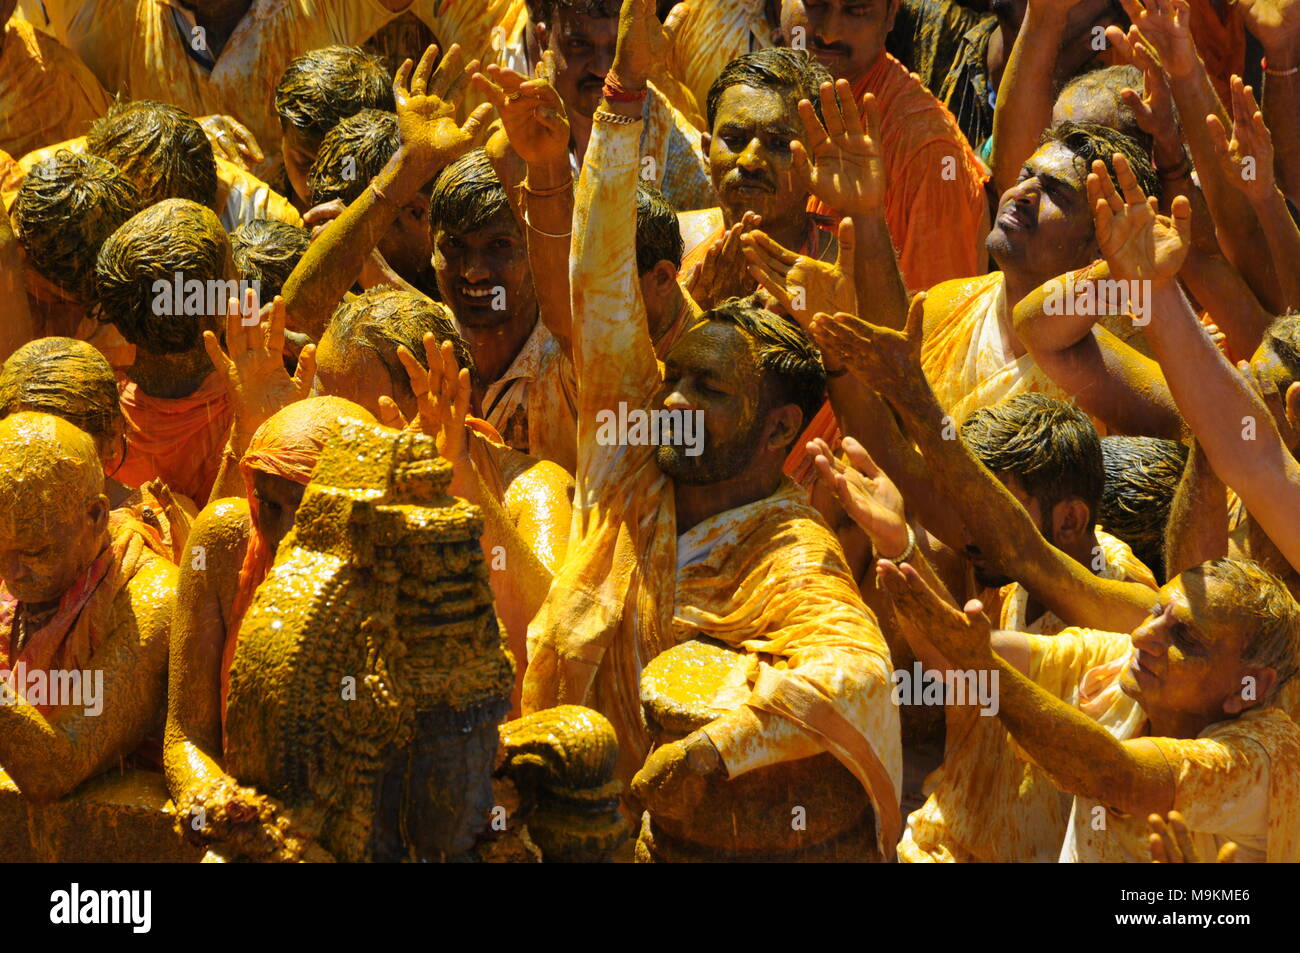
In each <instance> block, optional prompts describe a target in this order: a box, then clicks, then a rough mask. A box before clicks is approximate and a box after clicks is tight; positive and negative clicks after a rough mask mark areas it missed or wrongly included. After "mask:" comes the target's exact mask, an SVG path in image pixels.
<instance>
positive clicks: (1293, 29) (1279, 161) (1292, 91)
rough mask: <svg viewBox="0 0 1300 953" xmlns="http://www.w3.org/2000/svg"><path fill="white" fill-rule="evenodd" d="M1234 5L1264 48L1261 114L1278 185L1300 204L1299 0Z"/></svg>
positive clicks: (1261, 0)
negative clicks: (1273, 155) (1270, 139)
mask: <svg viewBox="0 0 1300 953" xmlns="http://www.w3.org/2000/svg"><path fill="white" fill-rule="evenodd" d="M1236 8H1237V9H1238V10H1240V11H1241V16H1242V19H1243V20H1245V21H1246V29H1247V30H1249V31H1250V32H1251V33H1253V34H1254V35H1255V38H1256V39H1258V40H1259V42H1260V45H1261V46H1262V47H1263V48H1264V60H1265V62H1266V63H1267V67H1266V72H1265V74H1264V91H1263V100H1264V119H1265V120H1266V121H1267V122H1268V128H1269V129H1271V130H1273V142H1274V145H1275V146H1276V148H1277V156H1276V160H1275V161H1276V168H1277V180H1278V184H1279V185H1280V186H1281V187H1282V191H1283V193H1284V194H1285V195H1286V196H1287V198H1289V199H1290V200H1291V202H1292V204H1294V205H1300V71H1297V69H1296V67H1297V66H1300V2H1297V0H1237V3H1236Z"/></svg>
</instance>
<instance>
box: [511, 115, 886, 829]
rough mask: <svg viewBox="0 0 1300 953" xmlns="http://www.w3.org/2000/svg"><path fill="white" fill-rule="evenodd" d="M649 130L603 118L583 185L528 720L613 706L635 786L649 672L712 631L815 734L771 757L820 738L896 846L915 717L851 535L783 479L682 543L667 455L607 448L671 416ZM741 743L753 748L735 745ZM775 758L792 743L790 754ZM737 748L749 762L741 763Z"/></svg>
mask: <svg viewBox="0 0 1300 953" xmlns="http://www.w3.org/2000/svg"><path fill="white" fill-rule="evenodd" d="M640 133H641V130H640V129H639V128H638V125H637V124H636V123H632V124H628V125H612V124H606V123H597V124H596V127H595V129H594V130H593V134H592V139H591V144H590V145H589V147H588V152H587V157H586V162H585V165H584V168H583V172H582V177H581V179H580V181H579V185H578V193H577V205H576V208H575V227H574V251H573V259H572V282H571V287H572V295H573V335H574V366H575V372H576V376H577V380H578V384H579V391H578V469H577V480H576V482H577V489H576V492H575V498H574V516H573V530H572V532H571V534H570V542H569V551H568V557H567V558H566V561H565V563H564V565H563V566H562V567H561V569H560V572H559V574H558V575H557V577H556V580H555V583H554V584H553V585H552V587H551V591H550V594H549V596H548V597H547V600H546V602H545V603H544V604H543V606H542V608H541V610H540V611H539V612H538V614H537V616H536V618H534V620H533V623H532V625H530V626H529V630H528V650H529V662H528V671H527V673H526V675H525V680H524V696H523V697H524V702H523V704H524V710H525V711H526V712H527V711H537V710H540V709H543V708H547V707H550V706H553V705H557V704H563V703H566V702H573V703H581V704H586V705H590V706H591V707H594V708H596V709H597V710H598V711H600V712H601V713H602V714H604V715H605V716H606V717H607V718H609V719H610V721H611V723H612V724H613V725H614V728H615V731H616V732H617V733H618V737H619V749H620V751H619V775H620V777H621V778H622V780H623V781H624V782H627V781H629V780H630V779H631V777H632V775H633V774H634V773H635V772H636V770H637V769H638V768H639V767H640V766H641V764H642V762H643V760H644V758H645V756H646V753H647V752H648V750H649V744H650V741H649V738H648V734H647V730H646V726H645V723H644V720H643V715H642V710H641V701H640V677H641V671H642V669H643V667H644V666H645V664H646V663H647V662H649V661H650V660H651V659H653V658H654V657H655V656H656V655H658V654H659V653H660V652H662V651H664V650H665V649H667V648H669V647H670V646H672V645H674V644H676V643H677V642H680V641H683V640H685V639H688V638H694V637H696V636H700V635H708V636H711V637H713V638H717V639H720V640H722V641H724V642H726V643H727V644H729V645H733V646H736V647H738V648H743V649H745V650H746V651H747V652H750V653H753V655H754V661H753V672H752V676H753V678H754V683H753V690H752V692H751V693H750V695H749V697H748V698H747V699H746V700H745V702H744V704H746V705H747V706H748V707H749V708H750V709H753V710H754V711H757V712H765V713H767V714H769V715H776V716H779V718H778V719H777V720H778V721H780V720H782V719H784V720H786V721H789V722H791V723H793V724H794V725H795V726H797V728H798V729H800V731H798V732H789V733H783V735H784V738H785V741H784V743H785V745H786V747H785V749H784V750H781V749H780V747H779V745H777V744H771V745H769V746H768V750H767V751H765V752H764V755H763V758H762V762H763V763H775V762H777V761H781V760H786V759H787V758H790V757H802V756H805V755H806V754H808V753H809V747H810V746H809V745H808V744H807V739H808V737H812V738H813V739H815V740H816V742H817V743H818V744H819V745H820V746H821V747H822V748H823V749H825V750H829V751H831V752H832V753H833V754H834V755H835V756H836V757H838V758H839V759H840V760H841V761H843V762H844V763H845V765H846V766H847V767H848V768H849V769H850V770H851V771H853V773H854V774H855V775H856V776H857V777H858V778H859V780H860V781H862V783H863V785H864V787H865V788H866V790H867V792H868V794H869V795H870V796H871V798H872V800H873V803H874V804H875V806H876V814H877V818H878V821H879V823H878V829H879V831H880V834H881V839H882V849H883V850H884V851H885V852H886V853H888V849H889V848H890V847H892V845H893V843H894V841H893V839H892V837H891V835H893V836H896V834H897V821H898V797H899V790H900V786H901V768H902V756H901V743H900V738H899V726H898V712H897V709H896V708H895V707H894V706H893V705H892V704H891V703H890V699H889V695H890V687H889V686H890V683H889V667H890V662H889V650H888V648H887V647H886V646H885V642H884V640H883V638H882V637H881V635H880V632H879V628H878V627H877V625H876V622H875V619H874V618H873V617H872V615H871V612H870V610H869V609H867V607H866V606H865V605H864V604H863V603H862V600H861V597H860V596H859V594H858V592H857V589H856V586H855V585H854V581H853V578H852V576H851V575H850V573H849V571H848V568H847V566H846V564H845V561H844V556H843V553H842V551H841V550H840V547H839V544H838V542H837V541H836V539H835V536H834V534H833V533H832V532H831V531H830V529H829V528H828V527H827V526H826V525H825V523H824V522H822V520H821V517H820V516H819V515H818V514H817V513H816V511H815V510H813V509H812V508H811V507H810V506H809V505H808V504H807V503H806V502H805V501H804V500H803V499H802V498H801V497H802V493H801V492H800V491H798V489H797V488H796V487H795V486H794V485H793V484H792V483H791V482H790V481H784V482H783V483H782V484H781V486H780V488H779V489H778V490H777V491H776V492H775V493H774V494H773V495H772V496H770V497H768V498H766V499H764V500H759V501H757V502H754V503H751V504H749V505H746V506H741V507H738V508H736V509H733V510H730V511H727V512H724V513H721V514H718V515H716V516H714V517H711V518H710V519H708V520H705V521H704V522H702V523H700V524H699V525H697V526H695V527H693V528H692V529H691V530H690V531H688V532H687V533H685V534H683V535H682V537H681V538H680V539H679V538H678V536H677V525H676V522H677V521H676V512H675V506H674V497H673V484H672V481H671V480H670V479H669V477H667V476H666V475H665V474H664V473H663V472H662V471H661V470H660V469H659V468H658V467H657V466H656V464H655V461H654V454H655V448H654V447H653V446H625V445H616V446H607V445H602V443H601V442H600V441H599V440H598V438H597V435H598V433H599V432H600V431H599V429H598V421H597V414H598V413H599V412H600V411H602V410H614V411H615V412H617V407H618V405H619V402H620V401H626V402H627V405H628V407H629V408H636V409H644V408H649V407H652V406H654V400H655V396H656V394H657V391H658V390H659V388H660V386H661V384H662V375H661V371H660V367H659V364H658V362H657V360H656V359H655V352H654V346H653V343H652V341H651V339H650V335H649V332H648V329H647V325H646V315H645V308H644V305H643V303H642V301H641V297H640V293H639V286H638V283H637V277H636V266H635V254H636V253H635V248H636V245H635V228H636V210H635V188H634V186H635V183H636V180H637V175H638V174H639V169H640V162H639V159H640V150H639V149H638V143H639V139H640ZM742 740H743V739H739V738H731V737H727V736H724V735H722V734H721V733H720V734H719V738H718V739H717V742H716V743H718V744H720V746H721V752H720V753H721V754H722V756H723V760H724V762H726V763H727V765H728V768H729V769H733V768H736V767H741V766H742V765H741V764H740V762H742V761H743V762H744V764H743V767H752V766H757V765H756V764H755V763H754V759H753V757H752V751H750V750H749V748H748V747H747V746H745V745H742V744H741V742H742ZM733 748H735V749H739V750H733ZM774 749H775V750H774ZM729 755H730V756H731V757H732V760H731V761H728V757H729Z"/></svg>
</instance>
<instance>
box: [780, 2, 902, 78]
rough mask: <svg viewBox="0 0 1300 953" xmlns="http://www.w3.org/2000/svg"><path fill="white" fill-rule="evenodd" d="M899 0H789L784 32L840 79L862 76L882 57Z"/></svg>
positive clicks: (783, 12) (784, 12) (784, 8)
mask: <svg viewBox="0 0 1300 953" xmlns="http://www.w3.org/2000/svg"><path fill="white" fill-rule="evenodd" d="M897 13H898V0H785V2H784V3H783V4H782V5H781V33H782V35H783V36H784V37H785V42H786V45H787V46H791V47H794V48H796V49H798V48H801V47H802V48H804V49H807V50H808V52H809V53H811V54H812V55H813V56H815V57H816V58H817V59H818V60H819V61H820V62H821V64H822V65H823V66H825V67H826V68H827V69H828V70H830V71H831V75H832V76H834V77H835V78H836V79H847V80H849V81H850V82H852V81H853V80H856V79H858V78H859V77H861V76H862V74H863V73H865V72H866V71H867V70H868V69H870V68H871V66H872V65H873V64H874V63H875V62H876V60H877V59H878V58H879V57H880V54H881V53H882V52H883V51H884V49H885V36H886V34H888V33H889V31H890V29H891V28H892V27H893V25H894V17H895V16H896V15H897Z"/></svg>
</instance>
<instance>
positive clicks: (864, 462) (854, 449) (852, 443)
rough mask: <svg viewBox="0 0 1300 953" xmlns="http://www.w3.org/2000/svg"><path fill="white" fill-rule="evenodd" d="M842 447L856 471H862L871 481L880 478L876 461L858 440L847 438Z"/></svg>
mask: <svg viewBox="0 0 1300 953" xmlns="http://www.w3.org/2000/svg"><path fill="white" fill-rule="evenodd" d="M841 446H842V447H843V448H844V452H845V454H847V456H848V458H849V462H850V463H852V464H853V467H854V469H856V470H860V471H861V472H862V475H863V476H865V477H867V478H868V479H871V480H874V479H875V478H876V477H878V476H880V467H878V466H876V461H875V460H872V459H871V454H870V453H868V452H867V448H866V447H864V446H862V444H860V443H858V442H857V440H855V439H854V438H852V437H845V438H844V440H843V442H842V443H841Z"/></svg>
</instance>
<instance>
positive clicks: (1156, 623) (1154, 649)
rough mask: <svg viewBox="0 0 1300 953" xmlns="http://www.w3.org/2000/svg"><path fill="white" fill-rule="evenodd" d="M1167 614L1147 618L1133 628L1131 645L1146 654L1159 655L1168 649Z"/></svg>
mask: <svg viewBox="0 0 1300 953" xmlns="http://www.w3.org/2000/svg"><path fill="white" fill-rule="evenodd" d="M1167 618H1168V617H1167V616H1166V615H1164V614H1162V615H1160V616H1158V617H1156V618H1154V619H1147V620H1146V621H1145V622H1143V623H1142V624H1141V625H1140V626H1138V627H1137V628H1136V629H1134V630H1133V635H1132V639H1133V645H1134V646H1135V647H1136V648H1138V649H1140V650H1141V651H1143V652H1145V653H1146V654H1147V655H1154V656H1157V657H1159V656H1161V655H1164V654H1165V652H1166V651H1168V649H1169V636H1168V631H1167V630H1168V623H1167V621H1166V620H1167Z"/></svg>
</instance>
